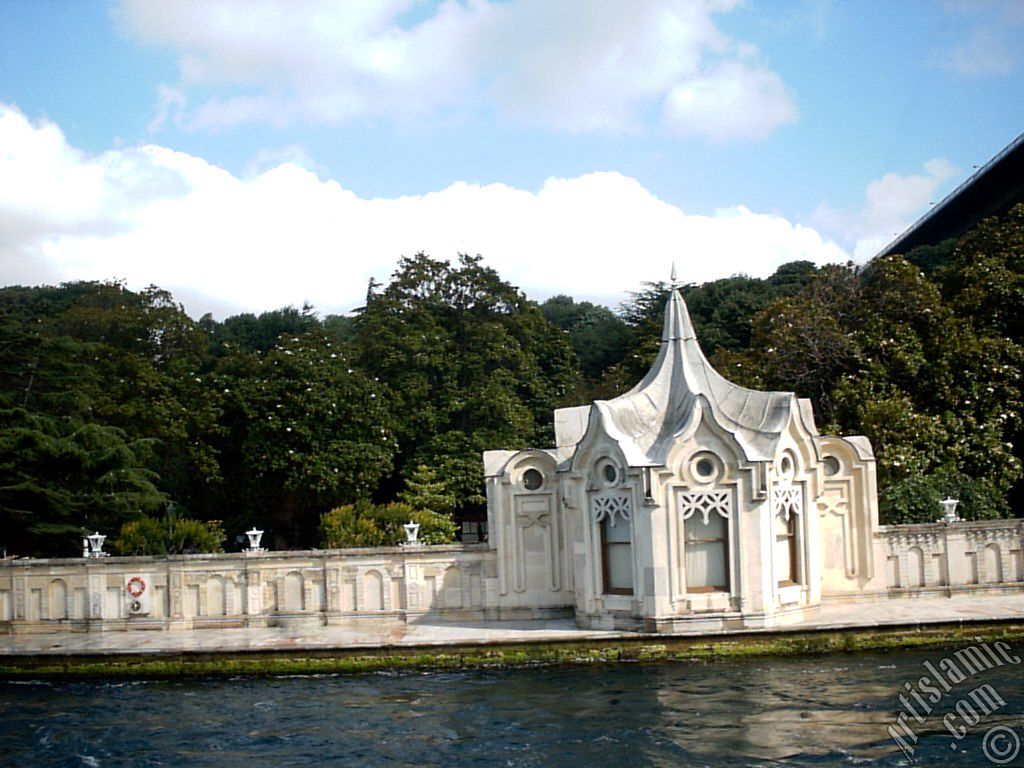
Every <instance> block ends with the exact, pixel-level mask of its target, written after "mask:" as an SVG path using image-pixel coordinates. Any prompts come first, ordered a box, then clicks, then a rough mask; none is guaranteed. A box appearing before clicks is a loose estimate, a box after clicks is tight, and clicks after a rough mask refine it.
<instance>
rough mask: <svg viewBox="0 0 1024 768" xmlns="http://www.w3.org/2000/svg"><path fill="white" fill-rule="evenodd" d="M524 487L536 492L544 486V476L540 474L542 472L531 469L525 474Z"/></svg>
mask: <svg viewBox="0 0 1024 768" xmlns="http://www.w3.org/2000/svg"><path fill="white" fill-rule="evenodd" d="M523 485H524V486H525V487H526V490H528V491H536V490H537V489H538V488H540V487H541V486H542V485H544V475H542V474H541V473H540V470H537V469H533V468H530V469H528V470H526V471H525V472H523Z"/></svg>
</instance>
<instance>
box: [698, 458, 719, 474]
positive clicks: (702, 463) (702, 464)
mask: <svg viewBox="0 0 1024 768" xmlns="http://www.w3.org/2000/svg"><path fill="white" fill-rule="evenodd" d="M713 474H715V462H713V461H712V460H711V459H706V458H705V459H698V460H697V476H698V477H711V476H712V475H713Z"/></svg>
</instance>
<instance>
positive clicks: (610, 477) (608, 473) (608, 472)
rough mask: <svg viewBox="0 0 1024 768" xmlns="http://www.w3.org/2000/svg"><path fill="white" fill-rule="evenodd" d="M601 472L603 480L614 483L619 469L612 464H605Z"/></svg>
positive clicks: (617, 477)
mask: <svg viewBox="0 0 1024 768" xmlns="http://www.w3.org/2000/svg"><path fill="white" fill-rule="evenodd" d="M601 472H602V474H604V479H605V482H608V483H614V482H615V481H616V480H618V479H619V471H618V470H617V469H615V465H614V464H605V465H604V468H603V469H602V470H601Z"/></svg>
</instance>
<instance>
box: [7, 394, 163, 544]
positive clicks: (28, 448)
mask: <svg viewBox="0 0 1024 768" xmlns="http://www.w3.org/2000/svg"><path fill="white" fill-rule="evenodd" d="M151 449H152V443H151V441H146V440H135V441H131V440H129V439H127V437H126V436H125V434H124V433H123V432H122V431H121V430H119V429H117V428H116V427H110V426H105V425H100V424H82V423H80V422H77V421H74V420H71V419H57V418H53V417H49V416H44V415H39V414H32V413H29V412H27V411H25V410H24V409H8V410H4V411H2V412H0V531H2V532H3V537H4V541H3V542H2V543H3V545H4V546H5V547H6V548H7V549H8V551H11V552H17V553H26V552H28V553H38V554H48V555H59V554H70V553H72V552H75V551H77V550H79V549H80V544H81V535H82V534H83V533H85V532H87V531H88V532H92V531H93V530H107V531H109V530H112V529H116V528H117V527H118V526H120V525H121V523H122V522H123V521H125V520H127V519H129V518H131V517H135V516H137V515H138V513H139V512H140V511H156V510H159V509H161V508H162V507H163V505H164V504H165V503H166V501H167V497H166V496H165V495H164V494H163V493H161V492H160V491H159V490H157V488H156V486H155V482H154V481H155V480H156V479H157V477H156V475H155V473H154V472H152V471H151V470H149V469H148V468H147V466H146V465H147V463H148V462H147V459H149V458H150V457H151Z"/></svg>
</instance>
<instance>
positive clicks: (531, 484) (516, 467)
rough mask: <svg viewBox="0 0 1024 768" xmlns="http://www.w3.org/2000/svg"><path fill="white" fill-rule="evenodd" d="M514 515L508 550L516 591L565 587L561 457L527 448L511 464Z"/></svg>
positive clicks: (506, 536) (507, 532)
mask: <svg viewBox="0 0 1024 768" xmlns="http://www.w3.org/2000/svg"><path fill="white" fill-rule="evenodd" d="M505 472H506V477H507V480H508V482H509V487H510V491H511V493H510V495H511V515H510V516H509V518H510V519H508V520H507V521H506V522H505V523H504V533H503V541H505V542H506V546H505V547H504V549H505V556H506V557H507V566H508V570H509V572H510V575H511V577H512V584H511V586H512V589H513V590H514V591H515V592H531V593H539V594H545V593H547V592H550V591H558V590H559V589H561V588H562V583H563V580H564V579H563V572H562V571H563V569H562V555H563V549H564V543H563V535H562V530H561V525H560V516H559V505H558V474H557V466H556V464H555V460H554V459H553V458H552V457H551V456H550V455H549V454H548V453H545V452H544V451H536V450H530V451H523V452H522V453H520V454H518V455H517V456H514V457H513V458H512V459H511V460H510V461H509V463H508V465H507V467H506V470H505Z"/></svg>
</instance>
